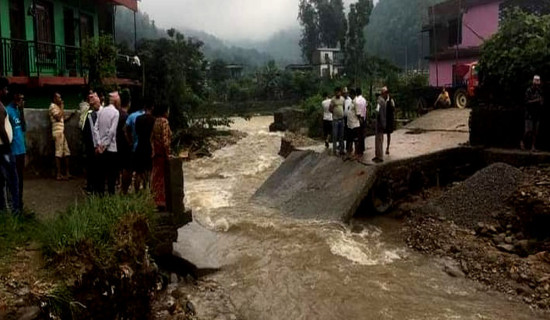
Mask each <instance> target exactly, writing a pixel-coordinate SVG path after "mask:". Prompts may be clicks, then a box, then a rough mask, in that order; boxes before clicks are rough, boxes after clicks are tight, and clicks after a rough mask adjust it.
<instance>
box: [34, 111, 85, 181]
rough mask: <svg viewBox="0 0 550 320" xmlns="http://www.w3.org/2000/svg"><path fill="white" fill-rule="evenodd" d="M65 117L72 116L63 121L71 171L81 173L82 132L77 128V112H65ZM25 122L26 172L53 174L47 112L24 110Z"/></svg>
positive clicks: (50, 131) (53, 147)
mask: <svg viewBox="0 0 550 320" xmlns="http://www.w3.org/2000/svg"><path fill="white" fill-rule="evenodd" d="M65 113H66V114H67V115H69V114H74V115H73V116H72V118H71V119H69V120H68V121H65V136H66V137H67V141H68V143H69V148H70V150H71V160H72V161H71V170H72V172H73V173H79V172H81V171H82V167H83V158H82V131H81V130H80V128H79V127H78V119H79V117H80V112H79V111H74V110H67V111H65ZM25 119H26V121H27V160H28V162H27V171H28V172H29V171H30V172H33V173H35V174H38V173H41V174H53V173H54V172H55V160H54V151H55V146H54V142H53V138H52V125H51V123H50V117H49V115H48V110H44V109H25Z"/></svg>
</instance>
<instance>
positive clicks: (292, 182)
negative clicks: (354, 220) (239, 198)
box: [253, 151, 375, 221]
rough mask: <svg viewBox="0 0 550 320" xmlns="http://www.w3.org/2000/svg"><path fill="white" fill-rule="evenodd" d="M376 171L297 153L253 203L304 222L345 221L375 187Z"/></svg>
mask: <svg viewBox="0 0 550 320" xmlns="http://www.w3.org/2000/svg"><path fill="white" fill-rule="evenodd" d="M374 170H375V167H374V166H371V167H369V166H365V165H362V164H360V163H358V162H356V161H343V160H342V158H339V157H334V156H331V155H329V154H327V153H316V152H313V151H295V152H293V153H292V154H291V155H290V156H289V157H288V158H287V159H286V161H285V162H284V163H283V164H282V165H281V166H280V167H279V169H277V170H276V171H275V173H274V174H273V175H272V176H271V177H270V178H269V179H268V180H267V181H266V182H265V183H264V184H263V185H262V186H261V187H260V189H258V191H257V192H256V194H255V195H254V197H253V200H254V201H256V202H259V203H261V204H264V205H267V206H269V207H275V208H278V209H280V210H282V211H283V212H284V213H285V214H287V215H290V216H293V217H296V218H300V219H321V220H344V221H345V220H348V219H350V218H351V217H352V215H353V214H354V213H355V211H356V210H357V208H358V207H359V205H360V204H361V201H362V200H363V198H364V197H363V195H364V194H365V192H367V193H368V190H369V189H370V188H371V187H372V185H373V184H374V181H375V174H373V172H374Z"/></svg>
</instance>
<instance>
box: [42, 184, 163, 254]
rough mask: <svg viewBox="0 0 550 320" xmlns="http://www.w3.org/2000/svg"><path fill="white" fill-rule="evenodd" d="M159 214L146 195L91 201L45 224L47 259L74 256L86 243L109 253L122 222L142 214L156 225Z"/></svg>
mask: <svg viewBox="0 0 550 320" xmlns="http://www.w3.org/2000/svg"><path fill="white" fill-rule="evenodd" d="M155 212H156V208H155V205H154V202H153V200H152V198H151V196H150V195H149V194H146V193H140V194H137V195H136V194H131V195H124V196H112V197H105V198H94V197H91V198H89V199H86V200H85V202H84V203H81V204H77V205H75V206H72V207H70V208H69V209H67V211H66V212H64V213H62V214H60V215H59V216H57V217H55V218H53V219H50V220H46V221H44V222H43V223H42V228H40V232H39V235H38V236H39V238H40V242H41V243H42V245H43V248H42V249H43V251H44V253H45V254H46V255H47V256H52V255H64V254H67V253H72V252H74V251H75V250H78V249H79V248H80V247H81V245H82V243H87V244H88V245H90V246H92V247H94V248H96V249H99V250H100V251H102V250H107V251H108V250H109V249H110V247H112V245H113V243H114V231H115V228H116V226H117V224H118V223H119V222H120V221H121V219H122V218H124V217H125V216H128V215H131V214H140V215H144V216H145V217H147V220H148V221H149V222H154V220H155V218H154V213H155ZM106 254H109V253H108V252H106Z"/></svg>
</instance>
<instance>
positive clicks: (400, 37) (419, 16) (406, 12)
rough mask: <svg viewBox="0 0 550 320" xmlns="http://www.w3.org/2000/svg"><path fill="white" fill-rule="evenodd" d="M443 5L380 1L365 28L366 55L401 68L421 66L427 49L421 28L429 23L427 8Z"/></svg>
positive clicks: (430, 0) (426, 1)
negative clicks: (419, 64)
mask: <svg viewBox="0 0 550 320" xmlns="http://www.w3.org/2000/svg"><path fill="white" fill-rule="evenodd" d="M443 1H444V0H380V1H379V2H378V4H377V5H376V7H374V9H373V11H372V16H371V18H370V23H369V25H368V26H367V28H366V35H367V39H368V41H369V44H368V45H367V51H368V52H369V53H370V54H373V55H376V56H378V57H384V58H386V59H388V60H390V61H391V62H393V63H394V64H396V65H398V66H400V67H406V66H407V65H408V66H412V65H415V66H416V65H417V64H418V63H419V62H420V63H422V62H423V60H424V57H423V54H426V53H427V52H428V48H429V47H428V46H429V44H428V43H427V41H428V37H427V35H426V36H425V38H424V39H423V38H422V34H421V30H422V24H423V23H424V24H427V23H429V21H428V18H427V13H428V8H429V6H431V5H433V4H436V3H439V2H443ZM424 41H425V43H423V42H424ZM422 48H424V52H422V51H423V50H422Z"/></svg>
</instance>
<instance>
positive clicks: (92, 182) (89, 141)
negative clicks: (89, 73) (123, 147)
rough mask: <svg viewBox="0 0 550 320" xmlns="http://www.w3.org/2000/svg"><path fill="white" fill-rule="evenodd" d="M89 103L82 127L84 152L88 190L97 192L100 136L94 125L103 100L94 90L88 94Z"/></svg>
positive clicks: (93, 192)
mask: <svg viewBox="0 0 550 320" xmlns="http://www.w3.org/2000/svg"><path fill="white" fill-rule="evenodd" d="M88 104H89V105H90V108H89V109H88V111H87V113H86V117H85V119H84V121H85V122H84V128H83V129H82V139H83V140H84V152H85V154H86V191H87V192H88V193H92V194H97V193H98V192H99V186H98V183H99V182H98V181H99V179H98V176H99V175H100V171H99V162H98V156H97V155H96V152H95V150H96V147H97V145H98V138H97V136H95V135H94V127H95V123H96V122H97V113H98V111H99V110H100V109H101V102H100V100H99V97H98V95H97V93H95V92H94V93H91V94H90V95H89V96H88Z"/></svg>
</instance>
